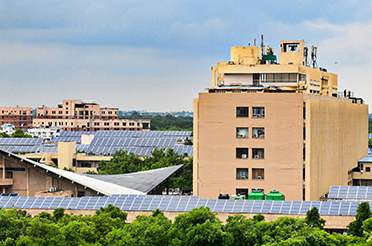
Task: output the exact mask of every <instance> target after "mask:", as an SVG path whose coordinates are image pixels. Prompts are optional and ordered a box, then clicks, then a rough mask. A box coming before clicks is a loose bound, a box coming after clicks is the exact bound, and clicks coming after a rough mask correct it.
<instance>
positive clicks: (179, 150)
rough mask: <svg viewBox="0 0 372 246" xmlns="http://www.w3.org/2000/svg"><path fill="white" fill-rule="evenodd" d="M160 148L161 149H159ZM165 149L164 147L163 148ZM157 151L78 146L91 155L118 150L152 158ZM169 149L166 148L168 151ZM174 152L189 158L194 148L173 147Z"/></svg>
mask: <svg viewBox="0 0 372 246" xmlns="http://www.w3.org/2000/svg"><path fill="white" fill-rule="evenodd" d="M158 148H159V147H158ZM163 148H164V147H163ZM154 149H155V147H119V146H115V147H99V146H93V147H92V146H89V145H77V146H76V150H79V151H85V153H88V154H91V155H111V154H114V153H115V152H116V151H118V150H123V151H127V152H128V153H134V154H135V155H139V156H151V152H152V151H153V150H154ZM166 150H167V148H164V151H166ZM173 150H174V151H175V152H176V153H178V154H180V155H184V154H186V155H187V156H192V155H193V146H190V145H176V146H174V147H173Z"/></svg>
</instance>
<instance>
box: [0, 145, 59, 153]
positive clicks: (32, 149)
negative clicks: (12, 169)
mask: <svg viewBox="0 0 372 246" xmlns="http://www.w3.org/2000/svg"><path fill="white" fill-rule="evenodd" d="M0 149H2V150H5V151H8V152H12V153H19V152H22V153H51V154H57V153H58V147H57V146H54V147H44V146H0Z"/></svg>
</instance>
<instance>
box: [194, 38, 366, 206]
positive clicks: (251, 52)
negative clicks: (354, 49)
mask: <svg viewBox="0 0 372 246" xmlns="http://www.w3.org/2000/svg"><path fill="white" fill-rule="evenodd" d="M307 50H308V49H307V48H306V47H305V43H304V42H303V41H283V42H281V52H280V59H279V63H278V62H277V61H276V56H274V55H273V53H272V50H271V49H268V50H267V52H264V50H263V48H260V47H256V46H253V47H233V48H231V60H230V61H229V62H225V63H218V64H217V67H214V68H212V87H211V88H209V89H207V91H208V92H207V93H200V94H199V98H198V99H195V100H194V184H193V188H194V194H195V195H199V196H200V197H201V198H216V197H217V196H218V195H219V194H220V193H229V194H237V193H244V194H246V195H247V194H248V193H250V192H251V191H252V190H255V189H258V190H263V191H264V192H265V193H269V192H270V191H271V190H273V189H276V190H279V191H280V192H281V193H283V194H284V195H285V196H286V199H288V200H302V199H305V200H317V199H319V197H320V196H322V195H323V194H324V193H326V192H327V191H328V190H329V187H330V185H347V184H348V182H350V176H348V173H349V172H350V171H351V170H352V169H353V168H354V167H355V166H356V165H357V163H358V161H359V160H360V159H361V158H362V157H364V156H367V152H368V147H367V136H368V134H367V131H368V106H367V105H365V104H363V100H362V99H360V98H354V97H352V95H351V93H349V92H343V93H339V94H338V93H337V75H336V74H333V73H329V72H327V70H326V69H324V68H321V69H319V68H316V66H315V64H316V60H315V59H314V57H316V54H315V49H314V48H313V52H312V58H313V59H312V61H311V62H308V60H307Z"/></svg>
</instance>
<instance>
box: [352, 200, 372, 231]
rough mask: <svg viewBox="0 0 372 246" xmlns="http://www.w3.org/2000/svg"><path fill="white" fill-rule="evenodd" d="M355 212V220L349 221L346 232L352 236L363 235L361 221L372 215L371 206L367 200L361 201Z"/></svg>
mask: <svg viewBox="0 0 372 246" xmlns="http://www.w3.org/2000/svg"><path fill="white" fill-rule="evenodd" d="M356 212H357V214H356V216H355V220H354V221H353V222H351V223H350V224H349V225H348V226H347V227H348V230H347V233H348V234H351V235H353V236H358V237H362V236H363V229H362V226H363V221H365V220H366V219H369V218H371V217H372V213H371V208H370V206H369V203H368V202H362V203H360V204H359V206H358V208H357V211H356Z"/></svg>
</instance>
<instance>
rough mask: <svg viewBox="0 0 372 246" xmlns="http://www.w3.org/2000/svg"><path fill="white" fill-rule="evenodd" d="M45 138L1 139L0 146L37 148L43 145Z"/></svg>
mask: <svg viewBox="0 0 372 246" xmlns="http://www.w3.org/2000/svg"><path fill="white" fill-rule="evenodd" d="M43 141H44V138H0V146H9V145H14V146H36V145H41V144H42V143H43Z"/></svg>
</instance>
